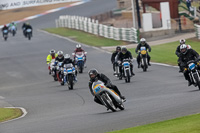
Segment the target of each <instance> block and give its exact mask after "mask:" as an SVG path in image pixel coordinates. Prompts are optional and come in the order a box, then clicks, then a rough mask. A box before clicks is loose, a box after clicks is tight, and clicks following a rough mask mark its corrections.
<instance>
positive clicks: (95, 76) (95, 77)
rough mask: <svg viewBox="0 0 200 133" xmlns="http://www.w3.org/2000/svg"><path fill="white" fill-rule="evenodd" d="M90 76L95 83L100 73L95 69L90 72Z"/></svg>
mask: <svg viewBox="0 0 200 133" xmlns="http://www.w3.org/2000/svg"><path fill="white" fill-rule="evenodd" d="M88 74H89V77H90V79H91V80H92V81H95V80H96V79H97V75H98V71H97V70H96V69H95V68H93V69H90V70H89V71H88Z"/></svg>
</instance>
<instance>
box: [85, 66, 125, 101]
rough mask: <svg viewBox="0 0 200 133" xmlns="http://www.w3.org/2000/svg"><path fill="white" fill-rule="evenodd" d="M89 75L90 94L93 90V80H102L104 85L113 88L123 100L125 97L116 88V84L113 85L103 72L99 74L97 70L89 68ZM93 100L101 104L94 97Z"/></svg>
mask: <svg viewBox="0 0 200 133" xmlns="http://www.w3.org/2000/svg"><path fill="white" fill-rule="evenodd" d="M88 74H89V77H90V81H89V89H90V92H91V94H92V95H93V96H94V92H93V90H92V84H93V82H95V81H96V80H100V81H102V82H103V83H104V84H105V86H106V87H108V88H110V89H112V90H114V91H115V92H116V93H117V94H118V95H119V96H120V97H121V99H123V101H125V100H126V99H125V97H124V96H122V95H121V93H120V91H119V89H118V88H117V86H115V85H113V84H112V83H111V81H110V79H109V78H108V77H107V76H106V75H104V74H102V73H101V74H99V73H98V71H97V70H96V69H91V70H90V71H89V72H88ZM94 101H95V102H97V103H99V104H102V103H101V101H99V99H98V98H96V97H94Z"/></svg>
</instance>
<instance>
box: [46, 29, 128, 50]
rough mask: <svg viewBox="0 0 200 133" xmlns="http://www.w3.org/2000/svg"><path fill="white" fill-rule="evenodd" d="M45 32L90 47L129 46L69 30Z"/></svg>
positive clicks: (122, 42) (121, 42)
mask: <svg viewBox="0 0 200 133" xmlns="http://www.w3.org/2000/svg"><path fill="white" fill-rule="evenodd" d="M44 30H45V31H47V32H50V33H53V34H58V35H61V36H64V37H69V38H71V39H73V40H76V41H78V42H80V43H84V44H87V45H90V46H96V47H102V46H118V45H126V44H128V43H126V42H124V41H116V40H113V39H108V38H104V37H100V36H96V35H93V34H89V33H86V32H83V31H79V30H73V29H68V28H48V29H44Z"/></svg>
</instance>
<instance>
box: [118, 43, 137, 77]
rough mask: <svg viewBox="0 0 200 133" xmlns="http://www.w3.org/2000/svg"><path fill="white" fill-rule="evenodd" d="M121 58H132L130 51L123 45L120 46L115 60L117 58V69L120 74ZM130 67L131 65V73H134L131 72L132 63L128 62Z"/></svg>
mask: <svg viewBox="0 0 200 133" xmlns="http://www.w3.org/2000/svg"><path fill="white" fill-rule="evenodd" d="M123 59H131V61H132V60H133V56H132V54H131V52H130V51H128V50H127V48H126V47H125V46H123V47H122V50H121V52H120V53H119V54H118V57H117V60H118V63H119V65H120V66H119V71H120V75H121V76H122V65H121V63H122V62H123ZM130 67H131V75H133V76H134V75H135V74H134V73H133V64H132V63H130Z"/></svg>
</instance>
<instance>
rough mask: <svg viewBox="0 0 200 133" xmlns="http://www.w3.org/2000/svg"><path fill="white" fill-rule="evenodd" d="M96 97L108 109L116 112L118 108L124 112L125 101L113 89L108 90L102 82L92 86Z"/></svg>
mask: <svg viewBox="0 0 200 133" xmlns="http://www.w3.org/2000/svg"><path fill="white" fill-rule="evenodd" d="M92 89H93V93H94V95H95V96H96V97H97V98H98V99H99V100H100V101H101V103H102V104H103V105H104V106H105V107H106V108H107V109H110V110H112V111H113V112H115V111H116V110H117V108H119V109H120V110H124V105H123V101H122V99H121V98H120V96H119V95H118V94H117V93H116V92H115V91H114V90H112V89H109V88H107V87H106V86H105V85H104V83H103V82H102V81H100V80H98V81H96V82H94V83H93V84H92Z"/></svg>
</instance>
